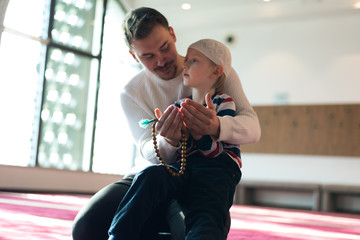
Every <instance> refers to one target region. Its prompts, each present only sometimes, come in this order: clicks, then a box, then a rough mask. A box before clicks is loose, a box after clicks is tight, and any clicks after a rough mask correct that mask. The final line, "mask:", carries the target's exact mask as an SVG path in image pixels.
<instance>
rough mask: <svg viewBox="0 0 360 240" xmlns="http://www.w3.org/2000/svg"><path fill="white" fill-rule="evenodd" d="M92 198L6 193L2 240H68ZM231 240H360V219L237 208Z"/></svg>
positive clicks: (1, 196)
mask: <svg viewBox="0 0 360 240" xmlns="http://www.w3.org/2000/svg"><path fill="white" fill-rule="evenodd" d="M87 201H88V197H84V196H71V195H51V194H25V193H4V192H2V193H0V239H1V240H68V239H71V237H70V230H71V224H72V220H73V219H74V217H75V215H76V213H77V212H78V210H79V209H80V208H81V206H83V205H84V204H85V203H86V202H87ZM231 216H232V223H231V230H230V233H229V237H228V240H238V239H239V240H240V239H247V240H267V239H269V240H275V239H280V240H300V239H303V240H305V239H307V240H322V239H330V240H345V239H358V240H360V216H359V215H345V214H323V213H316V212H310V211H295V210H282V209H271V208H257V207H245V206H233V207H232V209H231Z"/></svg>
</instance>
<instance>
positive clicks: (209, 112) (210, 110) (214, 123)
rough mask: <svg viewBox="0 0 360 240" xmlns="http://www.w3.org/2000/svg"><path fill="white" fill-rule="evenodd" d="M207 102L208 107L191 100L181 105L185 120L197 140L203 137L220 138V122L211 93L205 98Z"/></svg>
mask: <svg viewBox="0 0 360 240" xmlns="http://www.w3.org/2000/svg"><path fill="white" fill-rule="evenodd" d="M205 102H206V105H207V107H204V106H203V105H202V104H200V103H197V102H195V101H193V100H190V99H188V100H186V101H185V102H184V103H182V104H181V109H180V112H181V113H182V114H183V120H184V122H185V124H186V126H187V129H188V130H189V131H190V132H191V135H192V136H193V137H194V138H195V139H196V140H198V139H200V138H201V137H202V136H203V135H210V136H213V137H215V138H218V137H219V134H220V122H219V119H218V117H217V116H216V111H215V105H214V103H213V102H212V100H211V96H210V94H209V93H208V94H206V96H205Z"/></svg>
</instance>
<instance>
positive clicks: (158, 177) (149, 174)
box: [134, 165, 168, 184]
mask: <svg viewBox="0 0 360 240" xmlns="http://www.w3.org/2000/svg"><path fill="white" fill-rule="evenodd" d="M167 174H168V173H167V172H166V170H165V168H164V166H162V165H153V166H149V167H147V168H145V169H144V170H143V171H141V172H140V173H139V174H138V175H136V176H135V179H134V180H141V181H143V180H148V181H149V182H152V184H154V181H164V176H166V175H167Z"/></svg>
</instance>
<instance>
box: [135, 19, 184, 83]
mask: <svg viewBox="0 0 360 240" xmlns="http://www.w3.org/2000/svg"><path fill="white" fill-rule="evenodd" d="M175 42H176V37H175V34H174V31H173V29H172V28H171V27H170V28H169V29H166V28H164V27H163V26H161V25H156V26H154V28H153V30H152V32H151V33H150V35H149V36H147V37H146V38H144V39H140V40H134V41H133V43H132V47H133V48H132V50H131V51H130V53H131V54H132V56H133V57H134V58H135V60H136V61H138V62H139V61H140V62H141V63H142V64H143V65H144V67H146V68H147V69H148V70H149V71H150V72H152V73H153V74H155V75H157V76H158V77H160V78H161V79H163V80H169V79H172V78H175V77H176V76H177V75H178V74H180V72H181V66H180V67H179V66H178V65H179V63H178V53H177V51H176V47H175Z"/></svg>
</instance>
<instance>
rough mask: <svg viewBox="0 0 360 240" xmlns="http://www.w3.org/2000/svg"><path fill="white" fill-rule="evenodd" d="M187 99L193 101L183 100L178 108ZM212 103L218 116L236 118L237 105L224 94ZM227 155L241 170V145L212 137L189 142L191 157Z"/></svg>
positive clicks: (190, 138)
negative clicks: (196, 154) (197, 155)
mask: <svg viewBox="0 0 360 240" xmlns="http://www.w3.org/2000/svg"><path fill="white" fill-rule="evenodd" d="M186 99H192V96H190V97H188V98H183V99H180V100H178V101H176V102H175V103H174V105H175V106H176V107H179V108H180V107H181V103H183V102H185V100H186ZM212 101H213V103H214V105H215V110H216V115H217V116H220V117H223V116H232V117H234V116H236V111H235V103H234V101H233V99H232V98H231V97H230V96H229V95H227V94H224V93H215V94H214V95H213V97H212ZM223 152H224V153H226V154H227V155H228V156H229V157H230V158H231V159H233V160H234V161H235V162H236V164H237V165H238V166H239V168H241V166H242V163H241V151H240V146H239V145H232V144H228V143H226V142H218V141H215V140H214V139H213V138H212V137H211V136H209V135H204V136H202V137H201V138H200V139H199V140H195V139H194V138H192V137H191V134H190V137H189V139H188V142H187V155H188V156H190V155H192V154H194V153H200V154H202V155H203V156H204V157H207V158H214V157H217V156H219V155H220V154H221V153H223Z"/></svg>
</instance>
